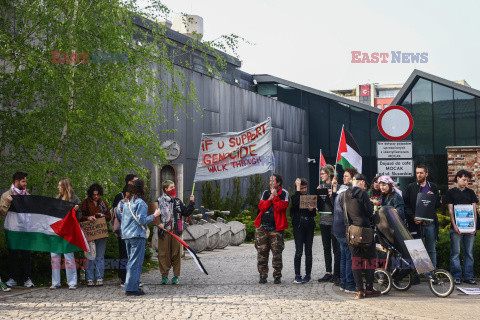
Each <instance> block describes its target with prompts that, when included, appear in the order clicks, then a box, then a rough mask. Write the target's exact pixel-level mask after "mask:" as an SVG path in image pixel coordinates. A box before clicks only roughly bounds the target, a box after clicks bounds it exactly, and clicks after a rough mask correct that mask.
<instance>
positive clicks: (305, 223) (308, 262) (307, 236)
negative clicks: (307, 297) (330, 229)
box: [293, 217, 315, 276]
mask: <svg viewBox="0 0 480 320" xmlns="http://www.w3.org/2000/svg"><path fill="white" fill-rule="evenodd" d="M314 233H315V221H314V220H313V218H307V217H301V218H300V222H299V223H298V225H296V226H294V227H293V237H294V238H295V259H294V266H295V275H296V276H299V275H300V265H301V263H302V254H303V246H304V245H305V274H306V275H307V276H309V275H310V274H311V273H312V245H313V235H314Z"/></svg>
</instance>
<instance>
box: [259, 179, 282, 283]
mask: <svg viewBox="0 0 480 320" xmlns="http://www.w3.org/2000/svg"><path fill="white" fill-rule="evenodd" d="M282 184H283V178H282V176H281V175H279V174H273V175H272V177H271V178H270V190H265V191H264V192H263V195H262V198H261V199H260V202H259V204H258V215H257V218H256V219H255V222H254V225H255V227H256V230H255V248H256V249H257V267H258V272H259V273H260V281H259V283H261V284H265V283H267V277H268V256H269V254H270V250H271V251H272V253H273V258H272V267H273V269H274V271H273V278H274V281H273V283H274V284H280V283H282V280H281V278H282V268H283V262H282V252H283V249H284V248H285V243H284V241H283V230H285V229H287V228H288V222H287V214H286V211H287V207H288V204H289V199H288V191H287V190H285V189H283V187H282Z"/></svg>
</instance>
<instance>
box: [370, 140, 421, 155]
mask: <svg viewBox="0 0 480 320" xmlns="http://www.w3.org/2000/svg"><path fill="white" fill-rule="evenodd" d="M377 158H378V159H411V158H413V150H412V141H377Z"/></svg>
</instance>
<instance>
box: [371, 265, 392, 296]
mask: <svg viewBox="0 0 480 320" xmlns="http://www.w3.org/2000/svg"><path fill="white" fill-rule="evenodd" d="M373 288H374V289H375V290H377V291H380V292H381V293H382V294H387V293H388V292H389V291H390V289H392V276H391V275H390V272H388V271H387V270H384V269H376V270H375V274H374V277H373Z"/></svg>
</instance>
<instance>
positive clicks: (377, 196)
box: [368, 176, 382, 206]
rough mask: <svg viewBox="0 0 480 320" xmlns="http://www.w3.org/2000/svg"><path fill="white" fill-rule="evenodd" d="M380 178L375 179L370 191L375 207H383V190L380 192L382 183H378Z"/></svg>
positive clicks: (369, 194)
mask: <svg viewBox="0 0 480 320" xmlns="http://www.w3.org/2000/svg"><path fill="white" fill-rule="evenodd" d="M378 178H380V176H376V177H375V178H373V180H372V186H371V187H370V190H369V191H368V196H369V197H370V201H372V202H373V205H375V206H381V205H382V190H380V183H378Z"/></svg>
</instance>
